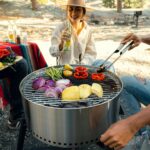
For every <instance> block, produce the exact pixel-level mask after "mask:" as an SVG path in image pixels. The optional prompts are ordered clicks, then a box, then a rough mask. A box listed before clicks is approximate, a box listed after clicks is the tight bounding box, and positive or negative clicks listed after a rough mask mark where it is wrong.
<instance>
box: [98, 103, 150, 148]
mask: <svg viewBox="0 0 150 150" xmlns="http://www.w3.org/2000/svg"><path fill="white" fill-rule="evenodd" d="M149 114H150V105H149V106H148V107H147V108H145V109H143V110H142V111H141V112H139V113H137V114H135V115H132V116H130V117H128V118H127V119H123V120H121V121H118V122H117V123H115V124H113V125H112V126H111V127H110V128H109V129H108V130H107V131H106V132H105V133H104V134H103V135H101V137H100V141H101V142H103V143H104V144H105V145H107V146H109V147H110V148H115V150H120V149H122V148H123V147H125V145H126V144H127V143H128V142H129V141H130V140H131V139H132V138H133V136H134V135H135V133H136V132H137V131H138V130H139V129H140V128H142V127H144V126H145V125H150V115H149Z"/></svg>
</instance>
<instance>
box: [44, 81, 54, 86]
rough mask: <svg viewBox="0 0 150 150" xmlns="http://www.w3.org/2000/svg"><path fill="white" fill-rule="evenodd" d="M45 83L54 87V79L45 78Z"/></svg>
mask: <svg viewBox="0 0 150 150" xmlns="http://www.w3.org/2000/svg"><path fill="white" fill-rule="evenodd" d="M45 85H48V86H51V87H54V86H55V81H54V80H46V83H45Z"/></svg>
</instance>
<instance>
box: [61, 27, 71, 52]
mask: <svg viewBox="0 0 150 150" xmlns="http://www.w3.org/2000/svg"><path fill="white" fill-rule="evenodd" d="M67 30H68V29H65V30H64V31H63V32H62V35H61V43H60V45H59V50H60V51H61V50H62V49H63V45H64V42H65V41H67V40H70V38H71V33H69V32H68V31H67Z"/></svg>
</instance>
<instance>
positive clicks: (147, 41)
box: [121, 33, 150, 49]
mask: <svg viewBox="0 0 150 150" xmlns="http://www.w3.org/2000/svg"><path fill="white" fill-rule="evenodd" d="M129 41H134V44H133V46H132V47H131V49H133V48H134V47H137V46H139V45H140V43H141V42H143V43H145V44H150V35H146V36H137V35H136V34H133V33H130V34H128V35H127V36H125V37H124V39H123V40H122V41H121V43H123V44H125V43H127V42H129Z"/></svg>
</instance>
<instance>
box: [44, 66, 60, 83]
mask: <svg viewBox="0 0 150 150" xmlns="http://www.w3.org/2000/svg"><path fill="white" fill-rule="evenodd" d="M45 73H46V74H47V75H48V76H50V77H51V78H52V79H53V80H55V81H56V80H59V79H61V78H62V69H60V68H54V67H50V68H48V69H46V71H45Z"/></svg>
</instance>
